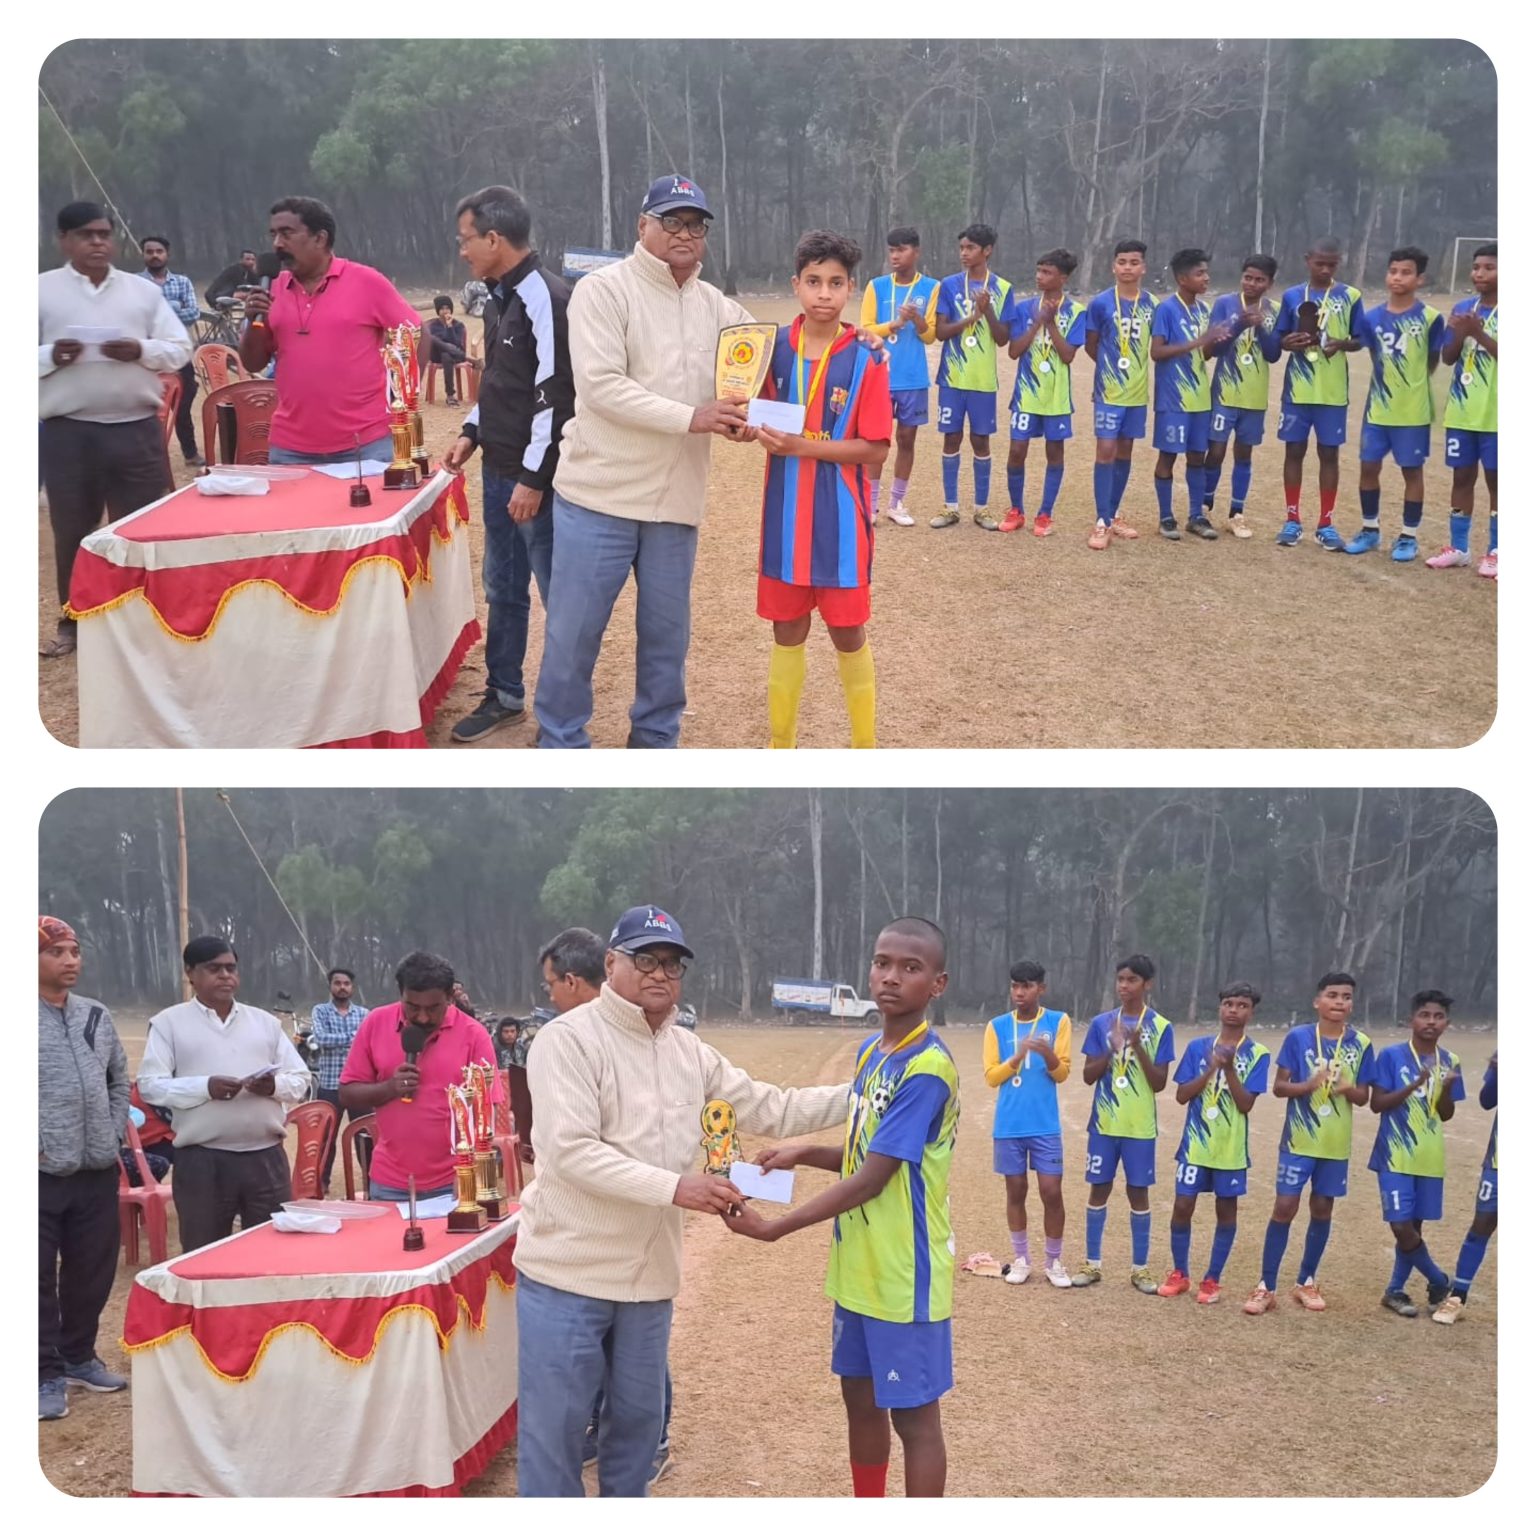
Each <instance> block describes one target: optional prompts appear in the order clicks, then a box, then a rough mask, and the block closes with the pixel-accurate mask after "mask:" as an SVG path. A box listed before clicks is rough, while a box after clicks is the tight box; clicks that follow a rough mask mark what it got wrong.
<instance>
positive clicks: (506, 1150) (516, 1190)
mask: <svg viewBox="0 0 1536 1536" xmlns="http://www.w3.org/2000/svg"><path fill="white" fill-rule="evenodd" d="M508 1070H510V1068H509V1069H508ZM495 1109H496V1131H495V1134H494V1135H493V1136H492V1137H491V1140H492V1141H493V1142H495V1144H496V1145H497V1146H498V1147H500V1148H501V1166H502V1168H503V1169H504V1170H505V1171H506V1175H507V1193H508V1194H509V1195H510V1196H512V1198H513V1199H514V1200H515V1199H516V1198H517V1197H518V1196H519V1195H520V1194H522V1192H523V1151H522V1147H521V1145H520V1143H519V1140H518V1136H517V1133H516V1132H515V1131H514V1130H513V1129H512V1115H511V1112H510V1111H509V1109H508V1108H507V1106H506V1105H505V1104H498V1105H496V1106H495Z"/></svg>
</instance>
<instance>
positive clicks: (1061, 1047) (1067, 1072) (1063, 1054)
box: [1051, 1013, 1072, 1083]
mask: <svg viewBox="0 0 1536 1536" xmlns="http://www.w3.org/2000/svg"><path fill="white" fill-rule="evenodd" d="M1051 1049H1052V1050H1053V1051H1055V1052H1056V1070H1055V1071H1054V1072H1052V1073H1051V1081H1052V1082H1053V1083H1064V1082H1066V1080H1067V1079H1068V1078H1069V1077H1070V1076H1071V1075H1072V1017H1071V1015H1070V1014H1066V1013H1064V1014H1062V1016H1061V1022H1060V1023H1059V1024H1057V1026H1056V1043H1055V1045H1053V1046H1052V1047H1051Z"/></svg>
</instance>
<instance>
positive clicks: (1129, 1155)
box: [1083, 1125, 1157, 1189]
mask: <svg viewBox="0 0 1536 1536" xmlns="http://www.w3.org/2000/svg"><path fill="white" fill-rule="evenodd" d="M1117 1167H1118V1168H1121V1169H1123V1170H1124V1172H1125V1182H1126V1183H1127V1184H1128V1185H1133V1186H1134V1187H1135V1188H1137V1189H1150V1188H1151V1187H1152V1185H1154V1184H1156V1183H1157V1138H1156V1137H1155V1136H1106V1135H1104V1133H1103V1132H1102V1131H1096V1130H1094V1128H1093V1127H1092V1126H1091V1125H1090V1126H1089V1127H1088V1160H1087V1162H1086V1164H1085V1165H1084V1175H1083V1176H1084V1178H1086V1179H1087V1181H1088V1183H1090V1184H1113V1183H1114V1181H1115V1169H1116V1168H1117Z"/></svg>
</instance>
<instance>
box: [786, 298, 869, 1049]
mask: <svg viewBox="0 0 1536 1536" xmlns="http://www.w3.org/2000/svg"><path fill="white" fill-rule="evenodd" d="M841 339H842V333H841V331H839V333H838V335H836V336H834V337H833V338H832V340H831V341H829V342H828V343H827V348H826V351H824V352H823V353H822V354H821V357H820V359H819V360H818V362H817V364H816V371H815V372H814V373H813V374H812V375H811V387H810V390H809V392H807V390H806V387H805V369H806V362H805V326H804V325H803V324H802V325H801V327H800V334H799V335H798V336H797V337H796V338H795V385H796V388H797V390H798V392H799V395H800V398H799V400H798V401H797V402H796V404H799V405H803V406H804V407H805V425H806V429H807V430H809V429H810V425H811V402H812V401H813V400H815V398H816V392H817V390H819V389H820V388H821V385H822V381H823V380H824V379H825V378H826V376H827V364H828V363H830V362H831V361H832V349H833V348H834V347H835V346H836V345H837V343H838V342H839V341H840V340H841ZM860 1065H862V1063H860ZM854 1075H855V1076H857V1075H858V1074H857V1073H855V1074H854Z"/></svg>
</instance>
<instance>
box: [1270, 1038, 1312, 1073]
mask: <svg viewBox="0 0 1536 1536" xmlns="http://www.w3.org/2000/svg"><path fill="white" fill-rule="evenodd" d="M1282 1067H1283V1068H1284V1069H1285V1074H1286V1076H1287V1077H1288V1078H1290V1080H1291V1081H1292V1082H1293V1083H1295V1082H1302V1081H1304V1080H1305V1078H1306V1075H1307V1064H1306V1062H1305V1061H1304V1060H1303V1059H1302V1055H1301V1036H1300V1035H1298V1034H1297V1033H1296V1031H1295V1030H1292V1031H1291V1032H1290V1034H1288V1035H1287V1036H1286V1037H1285V1039H1284V1040H1282V1041H1281V1042H1280V1054H1279V1055H1278V1056H1276V1057H1275V1070H1276V1072H1279V1070H1280V1069H1281V1068H1282Z"/></svg>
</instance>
